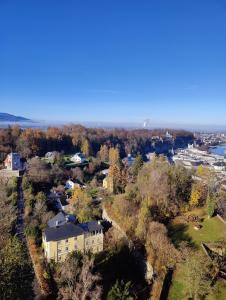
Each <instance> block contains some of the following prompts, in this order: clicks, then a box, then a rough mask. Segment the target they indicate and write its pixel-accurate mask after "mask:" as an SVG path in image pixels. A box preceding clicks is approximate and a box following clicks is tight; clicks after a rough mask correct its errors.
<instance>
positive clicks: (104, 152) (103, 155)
mask: <svg viewBox="0 0 226 300" xmlns="http://www.w3.org/2000/svg"><path fill="white" fill-rule="evenodd" d="M99 157H100V159H101V160H102V161H104V162H106V161H108V160H109V150H108V147H107V145H101V147H100V151H99Z"/></svg>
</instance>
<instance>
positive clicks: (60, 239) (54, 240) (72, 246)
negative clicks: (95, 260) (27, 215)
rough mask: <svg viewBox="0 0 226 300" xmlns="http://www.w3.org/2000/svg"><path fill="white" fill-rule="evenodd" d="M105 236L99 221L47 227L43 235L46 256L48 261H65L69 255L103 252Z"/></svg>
mask: <svg viewBox="0 0 226 300" xmlns="http://www.w3.org/2000/svg"><path fill="white" fill-rule="evenodd" d="M103 244H104V234H103V227H102V225H101V223H100V222H99V221H93V222H88V223H83V224H74V223H71V222H69V223H65V224H63V225H61V226H59V224H56V226H55V227H47V228H46V229H45V231H44V233H43V247H44V254H45V257H46V259H47V260H48V261H50V260H54V261H55V262H60V261H64V260H65V258H66V256H67V255H68V253H71V252H73V251H80V252H82V253H85V252H89V251H90V252H92V253H98V252H100V251H103Z"/></svg>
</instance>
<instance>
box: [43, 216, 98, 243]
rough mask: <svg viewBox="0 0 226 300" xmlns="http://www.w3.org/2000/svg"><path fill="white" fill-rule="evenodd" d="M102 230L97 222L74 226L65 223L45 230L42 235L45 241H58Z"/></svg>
mask: <svg viewBox="0 0 226 300" xmlns="http://www.w3.org/2000/svg"><path fill="white" fill-rule="evenodd" d="M99 230H103V226H102V225H101V224H99V223H98V222H97V221H93V222H88V223H82V224H77V225H75V224H74V223H66V224H64V225H62V226H58V227H48V228H46V230H45V232H44V234H45V237H46V241H47V242H49V241H60V240H65V239H68V238H71V237H76V236H78V235H81V234H85V233H86V232H87V233H88V232H93V231H99Z"/></svg>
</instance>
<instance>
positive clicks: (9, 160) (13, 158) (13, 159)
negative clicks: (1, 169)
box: [4, 152, 23, 171]
mask: <svg viewBox="0 0 226 300" xmlns="http://www.w3.org/2000/svg"><path fill="white" fill-rule="evenodd" d="M4 165H5V168H6V169H7V170H10V171H21V170H22V169H23V164H22V162H21V156H20V154H19V153H14V152H11V153H9V154H8V155H7V157H6V159H5V161H4Z"/></svg>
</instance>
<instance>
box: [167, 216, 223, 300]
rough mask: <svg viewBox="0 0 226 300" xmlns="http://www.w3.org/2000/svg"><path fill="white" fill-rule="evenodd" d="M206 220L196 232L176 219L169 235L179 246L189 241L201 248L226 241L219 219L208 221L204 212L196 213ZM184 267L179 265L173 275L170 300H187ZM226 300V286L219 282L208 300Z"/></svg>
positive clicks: (192, 227) (191, 226) (189, 225)
mask: <svg viewBox="0 0 226 300" xmlns="http://www.w3.org/2000/svg"><path fill="white" fill-rule="evenodd" d="M195 214H197V215H200V217H202V218H203V219H204V220H203V222H202V228H201V229H200V230H195V229H194V226H193V225H192V224H185V223H184V222H182V220H181V219H180V218H178V219H177V218H176V219H175V220H174V222H173V223H172V224H171V226H170V227H169V233H170V235H171V238H172V240H173V242H174V243H175V244H176V245H179V243H180V242H181V241H187V242H189V243H190V244H191V245H193V246H195V247H197V248H200V245H201V242H217V241H222V240H225V241H226V226H225V224H223V223H222V222H221V221H220V220H219V219H218V218H217V217H213V218H210V219H208V218H207V216H206V215H205V213H204V211H201V210H200V211H198V213H197V212H195ZM183 279H184V266H183V264H179V265H178V266H177V269H176V271H175V272H174V275H173V280H172V285H171V288H170V291H169V297H168V300H183V299H184V300H185V299H186V296H185V294H184V285H185V282H184V280H183ZM223 299H226V286H225V285H224V284H223V283H221V282H218V283H217V284H216V288H215V290H214V292H213V295H208V297H207V298H206V300H223Z"/></svg>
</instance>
